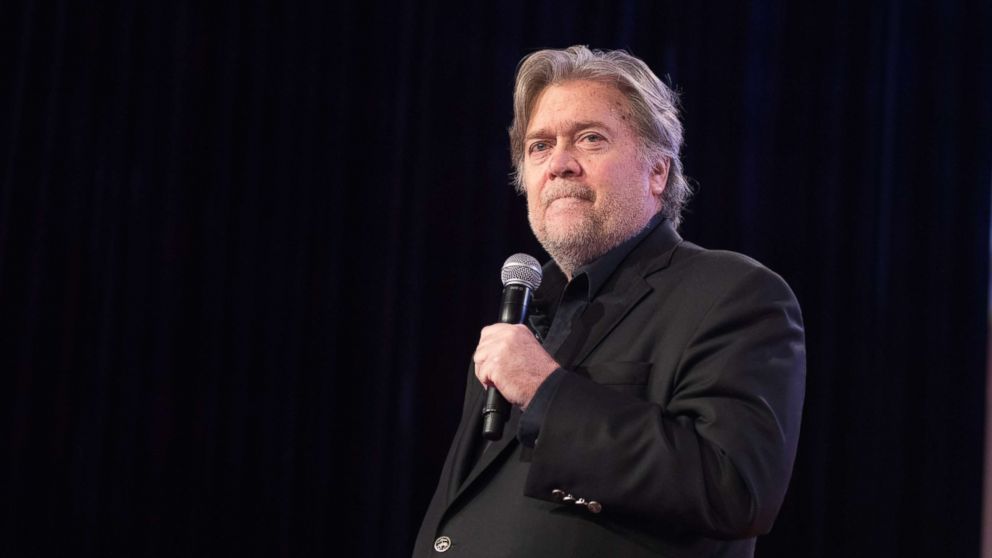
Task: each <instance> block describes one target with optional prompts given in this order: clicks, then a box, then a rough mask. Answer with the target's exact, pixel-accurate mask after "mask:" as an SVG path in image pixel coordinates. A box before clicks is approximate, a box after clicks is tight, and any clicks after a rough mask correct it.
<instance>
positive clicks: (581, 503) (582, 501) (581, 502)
mask: <svg viewBox="0 0 992 558" xmlns="http://www.w3.org/2000/svg"><path fill="white" fill-rule="evenodd" d="M575 505H576V506H584V505H586V499H585V498H579V499H578V500H576V501H575Z"/></svg>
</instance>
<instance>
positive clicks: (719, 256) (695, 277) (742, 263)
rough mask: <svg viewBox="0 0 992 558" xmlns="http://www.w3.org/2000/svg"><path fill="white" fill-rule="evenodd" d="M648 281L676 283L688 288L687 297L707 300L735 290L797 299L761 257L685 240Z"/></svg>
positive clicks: (674, 284) (673, 285)
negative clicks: (669, 259)
mask: <svg viewBox="0 0 992 558" xmlns="http://www.w3.org/2000/svg"><path fill="white" fill-rule="evenodd" d="M648 281H649V282H662V283H667V284H669V285H671V286H672V287H675V286H677V287H678V288H681V289H685V290H686V293H687V295H688V296H694V297H702V298H704V299H713V298H715V297H720V296H727V295H728V293H733V292H735V291H748V292H752V293H753V292H755V291H758V292H765V293H767V294H768V295H770V296H774V297H775V298H783V297H784V298H790V299H794V298H795V295H794V294H793V293H792V290H791V289H790V288H789V286H788V284H787V283H786V282H785V280H784V279H783V278H782V277H781V276H780V275H779V274H777V273H775V272H774V271H772V270H771V269H769V268H768V267H766V266H765V265H763V264H762V263H761V262H759V261H758V260H755V259H754V258H751V257H749V256H746V255H744V254H739V253H737V252H731V251H728V250H708V249H706V248H702V247H700V246H698V245H696V244H693V243H691V242H685V241H683V242H681V243H679V245H678V246H677V247H676V248H675V251H674V253H673V254H672V258H671V261H670V264H669V266H668V268H667V269H664V270H661V271H660V272H659V273H656V274H653V276H651V277H649V278H648Z"/></svg>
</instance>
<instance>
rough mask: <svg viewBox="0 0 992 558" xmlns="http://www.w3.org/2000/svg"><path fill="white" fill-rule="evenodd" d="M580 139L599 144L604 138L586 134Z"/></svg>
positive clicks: (595, 134)
mask: <svg viewBox="0 0 992 558" xmlns="http://www.w3.org/2000/svg"><path fill="white" fill-rule="evenodd" d="M582 139H584V140H586V141H591V142H593V143H599V142H601V141H603V140H604V139H606V138H604V137H603V136H601V135H599V134H597V133H595V132H593V133H591V134H586V135H584V136H582Z"/></svg>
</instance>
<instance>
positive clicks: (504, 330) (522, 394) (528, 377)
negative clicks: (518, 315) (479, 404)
mask: <svg viewBox="0 0 992 558" xmlns="http://www.w3.org/2000/svg"><path fill="white" fill-rule="evenodd" d="M473 360H474V361H475V376H476V377H477V378H479V381H480V382H482V385H483V387H486V388H488V387H489V386H496V389H498V390H499V392H500V393H501V394H503V397H505V398H506V400H507V401H509V402H510V403H512V404H514V405H519V406H520V407H521V408H523V409H526V408H527V405H528V404H529V403H530V400H531V398H533V397H534V393H535V392H536V391H537V388H538V387H540V385H541V382H543V381H544V379H545V378H547V377H548V376H550V375H551V373H552V372H554V371H555V369H557V368H558V363H557V362H555V360H554V359H553V358H551V355H549V354H548V352H547V351H545V350H544V347H542V346H541V344H540V343H538V342H537V339H535V338H534V334H533V333H531V332H530V330H529V329H527V326H524V325H511V324H493V325H491V326H487V327H484V328H482V335H481V337H480V338H479V346H478V347H476V348H475V356H474V357H473Z"/></svg>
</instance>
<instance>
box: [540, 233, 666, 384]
mask: <svg viewBox="0 0 992 558" xmlns="http://www.w3.org/2000/svg"><path fill="white" fill-rule="evenodd" d="M680 242H682V238H681V237H680V236H679V234H678V233H677V232H676V231H675V228H674V227H672V225H671V223H670V222H669V221H667V220H666V221H664V222H662V223H660V224H659V225H658V227H657V228H655V230H653V231H651V234H649V235H648V236H647V237H646V238H645V239H644V240H643V241H642V242H641V243H640V244H639V245H638V246H637V247H635V248H634V250H633V251H631V253H630V254H629V255H628V256H627V258H626V260H625V261H624V262H622V263H621V264H620V266H619V267H618V269H617V270H616V271H615V272H614V273H613V276H612V277H611V278H610V279H609V281H607V284H606V285H605V286H604V287H603V289H602V291H601V292H602V293H603V294H601V295H599V296H596V298H595V299H594V300H593V301H592V302H590V303H589V306H587V307H586V309H585V311H583V312H582V316H581V317H580V318H579V319H578V323H577V324H576V326H575V329H573V331H572V334H571V336H570V337H569V339H568V341H567V342H566V346H565V347H563V348H562V349H563V351H559V353H560V357H561V358H560V360H559V362H564V363H568V364H567V365H571V366H573V367H576V366H579V365H580V364H582V363H583V362H584V361H585V360H586V358H587V357H588V356H589V355H590V354H591V353H592V351H593V350H595V349H596V347H598V346H599V344H600V343H601V342H602V341H603V339H605V338H606V336H607V335H609V333H610V332H611V331H613V329H614V328H616V326H617V325H618V324H619V323H620V322H621V321H622V320H623V319H624V317H625V316H627V314H628V313H630V311H631V310H633V308H634V307H635V306H637V304H638V303H639V302H640V301H641V300H643V299H644V297H646V296H647V295H648V294H649V293H650V292H651V291H652V290H653V289H652V287H651V285H650V284H648V282H647V281H646V279H645V278H646V277H647V276H648V275H650V274H652V273H655V272H657V271H660V270H662V269H664V268H666V267H668V265H669V263H670V262H671V260H672V255H673V254H674V253H675V248H676V247H677V246H678V245H679V243H680Z"/></svg>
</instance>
